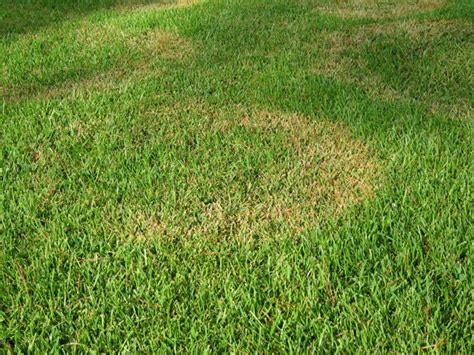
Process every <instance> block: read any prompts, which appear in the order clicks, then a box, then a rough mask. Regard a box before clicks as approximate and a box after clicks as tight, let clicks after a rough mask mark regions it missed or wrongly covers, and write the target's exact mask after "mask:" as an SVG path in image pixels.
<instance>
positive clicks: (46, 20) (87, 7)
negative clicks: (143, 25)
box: [0, 0, 175, 38]
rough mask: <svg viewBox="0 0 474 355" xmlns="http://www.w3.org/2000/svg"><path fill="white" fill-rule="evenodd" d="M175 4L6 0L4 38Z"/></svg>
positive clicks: (1, 8)
mask: <svg viewBox="0 0 474 355" xmlns="http://www.w3.org/2000/svg"><path fill="white" fill-rule="evenodd" d="M174 2H175V0H76V1H75V0H2V1H1V2H0V37H2V38H3V37H6V36H9V35H15V34H22V33H29V32H35V31H38V30H40V29H42V28H43V27H48V26H51V25H54V24H58V23H61V22H63V21H65V20H68V19H71V18H75V17H80V16H85V15H87V14H88V13H90V12H93V11H98V10H101V9H108V8H111V7H114V6H120V5H145V4H150V3H163V4H168V3H169V4H171V3H174Z"/></svg>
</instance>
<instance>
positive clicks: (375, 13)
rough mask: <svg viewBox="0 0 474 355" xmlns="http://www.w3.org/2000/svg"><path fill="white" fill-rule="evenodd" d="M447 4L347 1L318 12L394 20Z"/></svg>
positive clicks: (437, 0) (413, 0)
mask: <svg viewBox="0 0 474 355" xmlns="http://www.w3.org/2000/svg"><path fill="white" fill-rule="evenodd" d="M445 4H446V0H404V1H403V0H402V1H391V0H389V1H376V0H346V1H335V2H334V3H333V4H330V5H324V6H318V7H316V9H315V10H316V11H317V12H320V13H325V14H329V15H335V16H338V17H342V18H354V17H355V18H372V19H383V18H394V17H401V16H406V15H409V14H412V13H418V12H426V11H433V10H435V9H438V8H440V7H442V6H444V5H445Z"/></svg>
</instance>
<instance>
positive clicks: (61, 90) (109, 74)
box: [0, 25, 195, 102]
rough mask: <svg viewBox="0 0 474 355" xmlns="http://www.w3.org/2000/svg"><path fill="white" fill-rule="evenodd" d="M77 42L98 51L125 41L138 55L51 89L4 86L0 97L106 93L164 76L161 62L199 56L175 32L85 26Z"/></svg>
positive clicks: (33, 97)
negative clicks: (138, 32)
mask: <svg viewBox="0 0 474 355" xmlns="http://www.w3.org/2000/svg"><path fill="white" fill-rule="evenodd" d="M77 41H78V42H81V43H83V45H84V47H85V48H89V50H94V49H95V48H99V47H100V46H102V45H104V43H113V42H117V41H125V43H127V45H128V46H129V47H130V50H131V51H133V52H134V53H136V55H135V56H133V58H128V57H127V58H120V59H119V60H118V63H117V64H116V65H115V66H114V67H113V68H111V69H108V70H105V71H101V72H98V73H91V74H88V75H86V76H83V77H82V78H81V79H70V80H66V81H63V82H59V83H57V84H55V85H51V86H49V87H39V88H37V89H36V90H34V91H32V90H30V91H28V92H24V91H22V90H21V88H13V87H1V86H0V95H1V96H2V97H3V98H5V99H6V100H7V101H9V102H15V101H18V100H21V99H23V98H25V97H28V98H30V99H35V100H41V99H51V98H54V97H61V96H68V95H75V94H78V93H84V92H89V91H105V90H113V89H117V88H120V87H121V86H122V85H124V84H126V83H127V82H133V81H139V80H143V79H145V78H148V77H154V76H156V75H158V74H160V70H159V69H157V68H155V67H154V63H156V61H157V60H160V59H164V60H170V61H180V60H185V59H190V58H192V56H193V55H194V54H195V51H194V46H193V44H192V43H191V42H190V41H189V40H187V39H185V38H183V37H181V36H179V35H177V34H175V33H171V32H166V31H162V30H156V31H150V32H148V33H145V34H143V35H141V36H130V35H129V34H125V33H123V32H122V31H121V30H120V29H119V28H117V27H115V26H113V25H106V26H102V27H100V26H95V25H93V26H84V28H80V29H79V30H78V31H77Z"/></svg>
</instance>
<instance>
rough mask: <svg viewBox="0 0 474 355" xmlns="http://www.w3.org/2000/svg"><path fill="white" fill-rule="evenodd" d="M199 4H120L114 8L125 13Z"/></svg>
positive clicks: (185, 0) (180, 0)
mask: <svg viewBox="0 0 474 355" xmlns="http://www.w3.org/2000/svg"><path fill="white" fill-rule="evenodd" d="M199 2H202V0H175V1H174V2H167V3H160V2H157V3H151V4H146V5H137V4H134V5H130V4H121V5H118V6H116V7H115V8H116V9H117V10H119V11H125V12H130V11H135V12H137V11H139V12H143V11H159V10H166V9H175V8H181V7H186V6H191V5H195V4H197V3H199Z"/></svg>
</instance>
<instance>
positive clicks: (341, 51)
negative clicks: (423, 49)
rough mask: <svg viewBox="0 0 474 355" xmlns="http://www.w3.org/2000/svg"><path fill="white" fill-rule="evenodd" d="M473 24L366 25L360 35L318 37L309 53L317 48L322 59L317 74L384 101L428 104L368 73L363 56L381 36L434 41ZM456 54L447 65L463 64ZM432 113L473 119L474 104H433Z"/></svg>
mask: <svg viewBox="0 0 474 355" xmlns="http://www.w3.org/2000/svg"><path fill="white" fill-rule="evenodd" d="M470 28H471V26H470V24H468V23H466V22H465V21H462V20H426V21H419V20H418V21H416V20H403V21H396V22H390V23H382V24H371V25H366V26H362V27H360V28H358V29H357V31H356V32H343V31H334V32H325V33H322V34H321V36H320V37H318V42H317V43H316V44H314V43H312V44H310V45H309V47H310V48H309V51H312V50H314V47H316V50H317V53H318V56H317V60H316V62H315V65H314V67H313V68H314V72H315V73H317V74H319V75H323V76H326V77H330V78H333V79H337V80H342V81H345V82H350V83H353V84H357V85H358V86H359V87H361V88H362V89H363V90H364V91H365V92H366V93H367V94H368V95H370V96H371V97H373V98H374V99H381V100H383V101H389V102H390V101H406V102H409V101H411V100H415V101H419V102H425V103H427V102H426V100H425V99H424V98H414V97H412V95H411V94H410V91H409V88H407V90H397V89H395V88H393V87H391V86H390V85H388V84H387V83H384V81H383V79H382V78H381V77H379V76H378V75H377V74H376V73H374V72H373V71H370V70H368V64H367V62H366V61H365V60H364V58H363V56H362V55H360V54H359V53H361V52H362V51H363V50H364V48H365V47H366V46H370V45H371V43H372V42H373V41H374V40H376V39H377V38H379V37H380V36H402V37H405V38H407V40H412V41H421V40H422V41H423V42H424V43H430V42H433V41H434V40H435V39H436V38H439V37H442V36H444V35H446V34H450V33H462V32H463V31H464V32H466V31H469V29H470ZM457 61H460V59H459V58H458V57H456V56H455V55H452V56H450V57H449V58H446V62H447V63H452V64H453V65H459V64H462V63H457ZM429 105H430V107H431V111H432V113H443V114H447V115H448V116H450V117H458V118H459V117H460V118H465V117H472V115H473V108H472V105H471V104H469V103H468V102H465V101H462V100H461V101H459V102H456V103H453V104H451V105H449V107H448V106H447V105H445V104H443V103H440V102H433V103H429Z"/></svg>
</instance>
